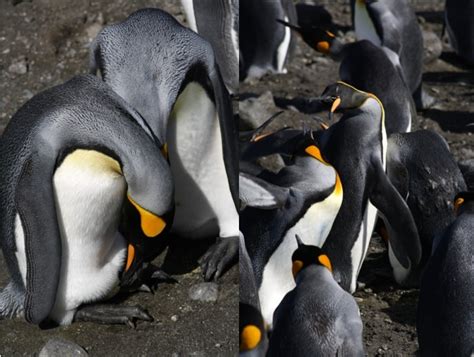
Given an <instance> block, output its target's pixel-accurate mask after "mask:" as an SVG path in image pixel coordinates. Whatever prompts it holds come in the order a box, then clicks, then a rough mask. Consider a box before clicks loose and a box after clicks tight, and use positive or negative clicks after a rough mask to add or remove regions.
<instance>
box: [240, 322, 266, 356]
mask: <svg viewBox="0 0 474 357" xmlns="http://www.w3.org/2000/svg"><path fill="white" fill-rule="evenodd" d="M261 339H262V332H261V331H260V329H259V328H258V327H257V326H255V325H247V326H245V327H244V328H243V330H242V333H241V334H240V352H245V351H250V350H253V349H254V348H255V347H257V345H258V344H259V343H260V340H261Z"/></svg>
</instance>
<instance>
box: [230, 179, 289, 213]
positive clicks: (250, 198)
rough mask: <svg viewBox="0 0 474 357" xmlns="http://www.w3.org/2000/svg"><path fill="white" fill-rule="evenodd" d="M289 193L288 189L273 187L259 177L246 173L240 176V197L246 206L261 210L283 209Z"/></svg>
mask: <svg viewBox="0 0 474 357" xmlns="http://www.w3.org/2000/svg"><path fill="white" fill-rule="evenodd" d="M289 192H290V191H289V189H288V188H285V187H283V188H282V187H279V186H275V185H272V184H270V183H268V182H266V181H264V180H262V179H260V178H258V177H254V176H251V175H248V174H245V173H240V175H239V195H240V200H241V201H242V203H243V204H244V205H245V206H249V207H255V208H260V209H276V208H279V207H283V206H284V205H285V203H286V201H287V200H288V197H289Z"/></svg>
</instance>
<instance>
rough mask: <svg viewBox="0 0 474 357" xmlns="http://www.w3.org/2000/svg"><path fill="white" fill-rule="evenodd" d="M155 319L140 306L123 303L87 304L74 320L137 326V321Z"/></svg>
mask: <svg viewBox="0 0 474 357" xmlns="http://www.w3.org/2000/svg"><path fill="white" fill-rule="evenodd" d="M138 320H142V321H149V322H151V321H153V317H151V315H150V314H149V313H148V312H147V311H146V310H145V309H143V308H141V307H140V306H122V305H112V304H109V305H107V304H104V305H85V306H81V307H80V308H79V309H78V310H77V311H76V315H75V316H74V321H86V322H95V323H99V324H106V325H117V324H122V325H127V326H128V327H131V328H135V325H136V322H137V321H138Z"/></svg>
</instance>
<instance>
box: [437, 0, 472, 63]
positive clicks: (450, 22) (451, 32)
mask: <svg viewBox="0 0 474 357" xmlns="http://www.w3.org/2000/svg"><path fill="white" fill-rule="evenodd" d="M473 18H474V4H473V3H472V1H469V0H446V5H445V9H444V23H445V27H446V29H447V32H448V38H449V43H450V44H451V47H452V48H453V49H454V51H455V52H456V54H457V55H458V56H459V57H461V58H462V59H463V60H464V61H466V62H467V63H468V64H470V65H471V66H472V65H474V23H473V21H472V19H473Z"/></svg>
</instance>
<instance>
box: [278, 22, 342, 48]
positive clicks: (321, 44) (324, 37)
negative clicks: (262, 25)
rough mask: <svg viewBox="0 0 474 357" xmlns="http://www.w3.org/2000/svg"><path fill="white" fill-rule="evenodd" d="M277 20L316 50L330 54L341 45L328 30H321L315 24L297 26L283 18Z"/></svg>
mask: <svg viewBox="0 0 474 357" xmlns="http://www.w3.org/2000/svg"><path fill="white" fill-rule="evenodd" d="M277 21H278V22H279V23H281V24H283V25H285V26H287V27H289V28H291V29H292V30H294V31H296V32H297V33H299V34H300V35H301V37H302V38H303V41H304V42H306V44H307V45H308V46H310V47H311V48H313V49H314V50H316V51H318V52H321V53H324V54H331V53H332V52H334V51H335V50H338V49H339V47H341V43H340V41H339V40H338V39H337V38H336V36H335V35H334V34H333V33H332V32H330V31H327V30H323V29H321V28H319V27H316V26H297V25H293V24H290V23H289V22H286V21H283V20H277ZM336 52H337V51H336Z"/></svg>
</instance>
